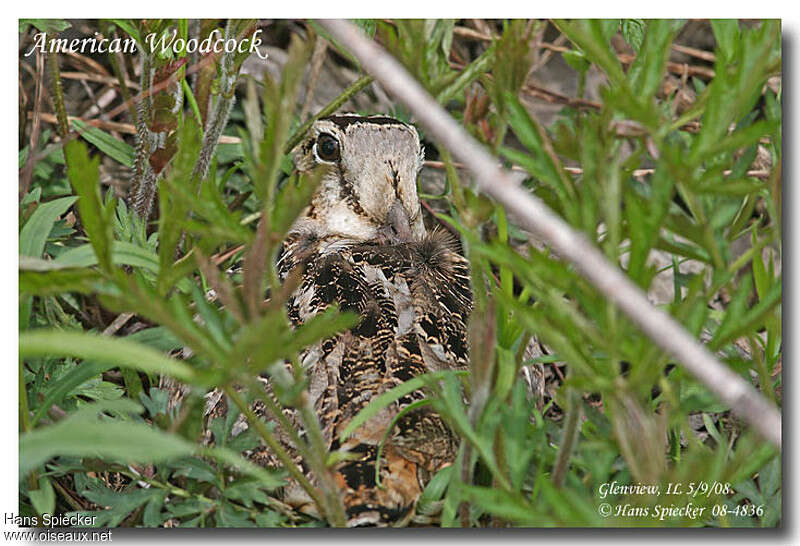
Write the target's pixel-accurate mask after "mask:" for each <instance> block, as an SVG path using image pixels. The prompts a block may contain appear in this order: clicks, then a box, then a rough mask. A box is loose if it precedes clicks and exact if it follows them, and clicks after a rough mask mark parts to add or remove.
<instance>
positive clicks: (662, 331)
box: [320, 20, 781, 447]
mask: <svg viewBox="0 0 800 546" xmlns="http://www.w3.org/2000/svg"><path fill="white" fill-rule="evenodd" d="M320 24H321V25H322V26H323V27H325V29H327V30H328V32H330V33H331V35H332V36H333V37H334V38H335V39H336V40H338V41H339V43H341V44H342V45H344V46H346V47H347V48H348V49H349V50H350V52H351V53H352V54H353V55H354V56H355V57H356V58H357V59H358V60H359V62H360V63H361V66H362V67H363V68H364V69H365V70H366V71H367V72H369V73H370V74H371V75H372V76H373V77H374V78H375V79H376V80H377V81H379V82H380V83H381V85H382V86H383V87H384V89H386V90H387V91H388V92H389V93H391V94H393V95H394V96H395V97H396V98H397V99H398V100H399V101H400V102H402V103H403V104H404V105H405V106H406V108H408V109H409V111H411V112H412V113H413V114H414V115H415V116H416V117H417V119H419V120H420V123H421V125H422V126H423V127H424V128H425V130H426V131H427V132H428V133H429V134H430V135H432V136H433V137H434V138H435V139H436V140H437V141H438V142H439V144H441V145H442V146H443V147H444V148H446V149H447V150H449V151H450V152H451V153H452V154H453V156H454V157H456V158H457V159H459V160H460V161H461V162H462V163H464V165H465V166H466V167H467V168H468V169H469V170H470V171H472V173H473V175H474V176H475V179H476V182H477V183H478V185H479V186H480V188H481V189H482V190H483V191H484V192H486V193H487V194H488V195H490V196H492V197H493V198H495V199H496V200H497V201H498V202H500V203H502V204H503V205H504V206H505V207H506V209H507V210H508V211H509V212H510V213H512V214H514V216H515V217H516V218H517V219H518V220H519V221H520V223H521V224H522V225H523V226H524V227H525V228H526V229H528V230H530V231H532V232H533V233H535V234H537V235H538V236H540V237H541V238H543V239H544V240H545V241H547V242H548V243H549V244H550V245H551V246H552V247H553V249H554V250H555V251H556V252H557V253H558V254H559V255H560V256H562V257H563V258H565V259H566V260H569V261H570V262H571V263H572V264H574V265H575V267H576V269H577V270H578V271H579V272H580V273H581V275H583V276H584V277H585V278H586V279H588V280H589V281H590V282H591V283H592V284H593V285H594V286H595V287H596V288H597V289H598V290H599V291H600V292H601V293H602V294H603V295H604V296H605V297H607V298H608V299H609V300H610V301H612V302H614V303H615V304H616V305H617V306H619V308H620V309H622V311H623V312H624V313H625V314H626V315H628V317H629V318H630V319H631V320H632V321H633V322H634V324H636V325H637V326H638V327H639V328H641V329H642V331H643V332H644V333H645V334H647V335H648V336H649V337H650V338H651V339H652V340H653V341H654V342H655V343H656V344H658V345H659V346H660V347H661V348H662V349H663V350H665V351H666V352H667V353H669V354H670V355H671V356H673V357H674V358H675V359H677V360H678V361H679V362H680V363H681V364H683V366H684V367H685V368H686V369H687V370H688V371H689V372H690V373H691V374H692V375H694V376H695V377H696V378H697V379H698V380H699V381H700V382H701V383H703V384H704V385H705V386H706V387H707V388H708V389H709V390H710V391H711V392H713V393H714V394H716V395H717V396H718V397H719V398H720V399H721V400H722V401H723V402H725V403H726V404H728V405H729V406H730V408H731V409H732V410H733V411H734V412H735V413H736V414H738V415H739V416H740V417H741V418H742V419H744V420H745V421H747V422H748V423H749V424H750V425H751V426H752V427H753V428H755V429H756V430H757V431H758V432H759V433H760V434H761V435H763V436H764V437H765V438H766V439H768V440H769V441H770V442H772V443H773V444H775V445H776V446H778V447H780V445H781V416H780V413H779V412H778V410H777V408H776V407H775V406H774V405H773V404H771V403H769V402H768V401H767V400H766V399H765V398H764V397H763V396H762V395H761V394H760V393H759V392H758V391H756V389H755V388H754V387H753V386H752V385H750V384H748V383H747V382H746V381H745V380H744V379H742V378H741V377H740V376H739V375H737V374H736V373H734V372H733V371H731V370H730V369H729V368H728V367H727V366H725V365H723V364H722V363H720V362H719V361H718V360H717V359H716V358H715V357H714V356H713V355H712V354H711V353H710V352H709V351H708V349H706V348H705V347H704V346H703V345H702V344H701V343H699V342H698V341H697V340H695V339H694V338H693V337H692V336H691V335H690V334H689V333H688V332H687V331H686V330H685V329H684V328H683V327H682V326H681V325H680V324H678V323H677V322H676V321H675V320H674V319H673V318H672V317H671V316H669V315H668V314H667V313H665V312H663V311H661V310H659V309H656V308H655V307H653V306H652V305H651V304H650V302H649V301H648V299H647V296H646V295H645V294H644V292H642V291H641V290H640V289H639V288H638V287H637V286H636V285H634V284H633V282H631V280H630V279H629V278H628V277H627V276H626V275H625V274H624V273H623V272H622V271H621V270H620V269H619V268H617V267H616V266H614V265H612V264H611V263H610V262H608V261H607V260H606V258H605V256H604V255H603V254H602V253H601V252H600V251H599V250H598V249H597V248H596V247H595V246H594V245H593V244H592V243H591V242H590V241H589V240H588V239H587V238H586V237H584V236H583V235H582V234H580V233H579V232H577V231H575V230H573V229H572V228H571V227H570V226H569V225H568V224H567V223H565V222H564V221H563V220H562V219H561V218H560V217H559V216H557V215H556V214H555V213H554V212H553V211H551V210H550V209H549V208H548V207H547V206H546V205H545V204H544V203H542V202H541V201H540V200H539V199H537V198H536V197H534V196H533V195H532V194H531V193H530V192H528V191H526V190H525V189H524V188H521V187H520V186H519V185H518V184H517V183H516V182H515V181H514V178H513V177H512V176H511V175H510V173H509V172H507V171H505V170H503V169H500V168H499V167H498V166H497V161H496V160H495V159H494V158H493V157H492V156H491V155H489V153H488V152H487V151H486V150H485V149H484V148H483V147H482V146H480V145H479V144H478V143H477V142H476V141H475V140H474V139H473V138H472V137H470V136H469V135H468V134H467V132H466V131H464V129H463V128H462V127H461V126H460V125H459V124H458V122H456V121H455V120H454V119H453V118H452V117H450V115H449V114H448V113H447V112H446V111H445V110H444V109H442V107H441V106H440V105H439V104H438V103H437V102H436V101H435V100H434V99H433V98H432V97H431V96H430V95H429V94H428V93H427V92H426V91H425V90H424V89H423V88H422V86H421V85H420V84H419V83H418V82H417V81H416V80H414V78H413V77H412V76H411V75H409V74H408V72H407V71H406V70H405V68H403V66H402V65H401V64H400V63H399V62H397V61H396V60H395V59H394V58H393V57H391V56H390V55H389V54H388V53H387V52H386V51H385V50H384V49H382V48H381V47H380V46H379V45H378V44H376V43H375V42H373V41H371V40H369V39H367V38H366V37H365V36H364V35H363V34H362V32H361V31H360V30H359V29H358V28H357V27H355V26H354V25H353V24H351V23H349V22H347V21H342V20H325V21H321V22H320Z"/></svg>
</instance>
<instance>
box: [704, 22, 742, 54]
mask: <svg viewBox="0 0 800 546" xmlns="http://www.w3.org/2000/svg"><path fill="white" fill-rule="evenodd" d="M711 30H712V32H713V33H714V39H716V41H717V55H720V56H722V57H725V58H727V59H732V58H733V56H734V54H735V52H736V46H737V44H738V42H739V40H740V36H741V33H740V31H739V21H738V20H736V19H712V20H711Z"/></svg>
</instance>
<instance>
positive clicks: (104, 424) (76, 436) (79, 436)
mask: <svg viewBox="0 0 800 546" xmlns="http://www.w3.org/2000/svg"><path fill="white" fill-rule="evenodd" d="M194 450H195V446H194V445H192V444H191V443H189V442H187V441H186V440H184V439H182V438H181V437H179V436H177V435H172V434H166V433H164V432H161V431H160V430H156V429H154V428H152V427H149V426H147V425H145V424H144V423H134V422H130V421H110V420H108V421H86V420H84V419H76V418H75V417H74V416H73V417H67V418H66V419H64V420H63V421H59V422H58V423H56V424H54V425H50V426H48V427H42V428H39V429H36V430H34V431H32V432H28V433H26V434H23V435H22V436H21V437H20V440H19V472H20V476H27V475H28V473H29V472H30V471H31V470H33V469H34V468H36V467H38V466H39V465H41V464H42V463H44V462H45V461H47V460H48V459H52V458H53V457H57V456H68V457H96V458H100V459H112V460H119V461H124V462H128V463H158V462H161V461H167V460H170V459H175V458H177V457H185V456H187V455H190V454H191V453H192V452H193V451H194Z"/></svg>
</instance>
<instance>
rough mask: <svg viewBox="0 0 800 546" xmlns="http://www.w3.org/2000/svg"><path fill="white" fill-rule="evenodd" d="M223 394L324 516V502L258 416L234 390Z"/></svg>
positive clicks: (225, 390)
mask: <svg viewBox="0 0 800 546" xmlns="http://www.w3.org/2000/svg"><path fill="white" fill-rule="evenodd" d="M223 391H224V392H225V394H226V395H227V396H228V398H230V399H231V401H232V402H233V403H234V404H235V405H236V407H237V408H239V411H241V412H242V413H243V414H244V415H245V417H247V420H248V422H250V424H251V425H252V426H253V428H254V429H255V431H256V432H257V433H258V434H259V436H261V438H262V439H263V440H264V442H265V443H266V444H267V447H269V448H270V450H271V451H272V453H273V454H274V455H275V456H276V457H277V458H278V460H279V461H280V462H281V464H282V465H283V466H284V468H286V471H287V472H289V475H290V476H291V477H292V478H294V480H295V481H296V482H297V483H298V485H300V487H302V488H303V490H304V491H305V492H306V493H308V495H309V496H310V497H311V499H312V500H313V501H314V503H315V504H316V505H317V507H318V508H319V510H320V512H321V513H323V514H326V512H325V507H326V505H325V500H324V499H323V498H322V496H321V495H320V494H319V491H318V490H317V489H316V488H315V487H314V486H313V485H312V484H311V482H310V481H308V478H306V477H305V475H304V474H303V472H302V471H301V470H300V469H299V468H298V467H297V465H296V464H295V463H294V461H293V460H292V458H291V456H290V455H289V453H288V452H287V451H286V450H285V449H284V448H283V446H282V445H281V444H280V442H278V440H277V439H276V438H275V436H273V435H272V433H271V432H270V431H269V429H268V428H267V426H266V425H265V424H264V421H262V420H261V419H259V418H258V416H257V415H256V414H255V413H253V410H251V409H250V406H248V405H247V403H246V402H245V401H244V400H243V399H242V397H241V396H240V395H239V393H238V392H236V389H234V388H232V387H230V386H227V387H225V388H224V389H223Z"/></svg>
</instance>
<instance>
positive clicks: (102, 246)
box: [64, 140, 114, 271]
mask: <svg viewBox="0 0 800 546" xmlns="http://www.w3.org/2000/svg"><path fill="white" fill-rule="evenodd" d="M64 156H65V158H66V160H67V177H68V178H69V181H70V183H71V184H72V187H73V188H74V189H75V193H77V194H78V195H79V196H80V200H79V201H78V211H79V212H80V217H81V222H82V223H83V226H84V228H85V229H86V234H87V235H88V236H89V241H90V242H91V244H92V247H93V248H94V252H95V255H96V256H97V263H98V264H99V265H100V267H101V269H103V271H109V270H110V269H111V241H112V238H113V233H114V231H113V227H112V224H111V216H112V215H113V213H114V210H113V208H112V207H111V206H110V205H111V203H109V207H107V208H106V207H105V206H104V205H103V202H102V200H101V198H100V170H99V162H100V160H99V158H94V159H89V154H88V152H87V150H86V145H85V144H84V143H83V142H80V141H78V140H71V141H70V142H68V143H67V144H66V146H64Z"/></svg>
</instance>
